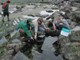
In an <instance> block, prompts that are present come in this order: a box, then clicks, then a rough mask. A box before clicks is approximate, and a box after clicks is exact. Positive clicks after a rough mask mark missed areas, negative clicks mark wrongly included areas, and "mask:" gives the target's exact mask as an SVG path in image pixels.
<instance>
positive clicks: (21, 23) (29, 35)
mask: <svg viewBox="0 0 80 60" xmlns="http://www.w3.org/2000/svg"><path fill="white" fill-rule="evenodd" d="M30 26H31V25H30ZM30 26H29V25H27V24H26V21H21V22H19V23H18V26H17V29H23V30H24V32H25V33H26V35H27V37H31V36H32V32H31V31H30V30H29V29H28V28H29V27H30Z"/></svg>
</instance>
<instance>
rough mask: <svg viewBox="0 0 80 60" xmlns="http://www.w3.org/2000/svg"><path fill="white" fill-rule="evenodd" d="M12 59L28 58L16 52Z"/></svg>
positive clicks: (22, 59)
mask: <svg viewBox="0 0 80 60" xmlns="http://www.w3.org/2000/svg"><path fill="white" fill-rule="evenodd" d="M12 60H29V59H28V58H27V57H26V56H25V55H24V54H23V53H21V52H18V53H17V54H16V55H15V56H14V57H13V59H12Z"/></svg>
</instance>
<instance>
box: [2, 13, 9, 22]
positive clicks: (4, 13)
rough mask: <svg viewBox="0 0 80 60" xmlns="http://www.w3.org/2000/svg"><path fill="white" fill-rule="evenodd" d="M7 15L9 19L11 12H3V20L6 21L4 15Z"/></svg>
mask: <svg viewBox="0 0 80 60" xmlns="http://www.w3.org/2000/svg"><path fill="white" fill-rule="evenodd" d="M5 16H7V19H8V21H9V12H3V18H2V21H4V17H5Z"/></svg>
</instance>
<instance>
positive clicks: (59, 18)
mask: <svg viewBox="0 0 80 60" xmlns="http://www.w3.org/2000/svg"><path fill="white" fill-rule="evenodd" d="M57 22H58V23H60V22H62V16H61V15H58V17H57Z"/></svg>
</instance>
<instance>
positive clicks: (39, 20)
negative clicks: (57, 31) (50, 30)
mask: <svg viewBox="0 0 80 60" xmlns="http://www.w3.org/2000/svg"><path fill="white" fill-rule="evenodd" d="M37 22H38V24H39V25H40V24H42V22H43V18H42V17H39V18H38V20H37Z"/></svg>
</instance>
